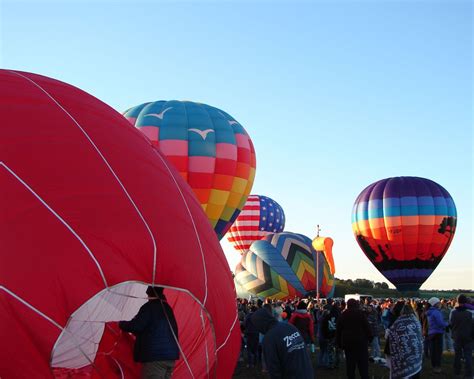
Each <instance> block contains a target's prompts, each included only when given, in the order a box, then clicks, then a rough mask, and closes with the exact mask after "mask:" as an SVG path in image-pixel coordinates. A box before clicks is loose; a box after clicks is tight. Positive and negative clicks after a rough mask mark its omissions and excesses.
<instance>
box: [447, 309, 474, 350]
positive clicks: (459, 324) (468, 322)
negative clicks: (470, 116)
mask: <svg viewBox="0 0 474 379" xmlns="http://www.w3.org/2000/svg"><path fill="white" fill-rule="evenodd" d="M473 322H474V320H473V316H472V313H471V312H469V310H468V309H467V308H466V307H465V306H459V307H456V308H454V310H453V311H452V313H451V317H450V325H451V333H452V336H453V340H454V343H468V342H469V341H472V334H473V325H472V323H473Z"/></svg>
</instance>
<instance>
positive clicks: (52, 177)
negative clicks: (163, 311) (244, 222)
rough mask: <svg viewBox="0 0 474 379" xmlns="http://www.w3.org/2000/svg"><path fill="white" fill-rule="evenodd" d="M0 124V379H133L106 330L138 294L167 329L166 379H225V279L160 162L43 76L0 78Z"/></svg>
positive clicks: (191, 208)
mask: <svg viewBox="0 0 474 379" xmlns="http://www.w3.org/2000/svg"><path fill="white" fill-rule="evenodd" d="M0 116H1V120H2V122H1V126H0V193H1V195H0V199H1V201H0V207H1V209H0V351H1V355H2V358H1V359H0V377H1V378H48V377H53V375H54V376H57V377H61V376H68V375H76V374H78V373H81V374H82V375H86V376H87V375H89V376H91V375H92V376H94V375H96V376H97V375H99V376H102V377H106V378H113V377H120V376H121V375H122V374H123V375H125V377H126V378H128V377H135V376H136V375H137V373H138V371H137V370H138V367H137V365H135V364H134V363H133V362H132V355H131V346H132V343H133V338H132V337H131V336H129V335H121V334H120V333H119V332H118V329H117V328H116V323H115V322H116V321H118V320H121V319H129V318H131V317H132V316H133V315H134V314H135V313H136V312H137V311H138V308H139V306H140V305H141V304H143V303H144V302H145V301H146V300H145V298H144V297H145V288H146V286H147V285H149V284H157V285H162V286H165V287H166V290H165V295H166V296H167V297H168V299H169V302H170V304H171V305H172V306H173V308H174V311H175V314H176V317H177V321H178V327H179V342H180V346H181V349H182V351H181V359H180V361H179V362H178V363H177V366H176V369H175V372H174V377H175V378H178V377H179V378H181V377H195V378H203V377H217V378H229V377H231V376H232V372H233V369H234V367H235V364H236V360H237V357H238V353H239V349H240V330H239V327H238V325H239V324H238V320H237V314H236V307H235V290H234V287H233V283H232V277H231V273H230V270H229V269H228V265H227V262H226V259H225V256H224V254H223V252H222V249H221V247H220V245H219V243H218V240H217V238H216V235H215V233H214V231H213V230H212V228H211V227H210V225H209V223H208V221H207V219H206V216H205V214H204V212H203V211H202V209H201V206H200V204H199V203H198V202H197V200H196V199H195V197H194V195H193V193H192V191H191V189H190V187H189V186H188V185H187V184H186V183H185V182H184V181H183V180H182V178H181V177H180V175H179V174H178V173H177V172H176V171H175V170H174V169H173V168H172V167H170V165H169V164H168V162H167V161H166V159H164V158H163V156H162V155H161V154H160V153H159V152H157V151H156V149H153V148H152V146H151V145H150V142H149V141H148V140H147V139H146V138H145V137H143V136H142V135H141V133H140V132H139V131H138V130H137V129H135V128H133V127H132V126H131V125H130V124H129V123H128V122H127V121H126V120H125V119H124V118H123V117H122V116H121V115H120V114H119V113H117V112H115V111H114V110H113V109H111V108H110V107H109V106H107V105H106V104H104V103H102V102H101V101H99V100H97V99H96V98H94V97H92V96H90V95H88V94H87V93H85V92H83V91H81V90H79V89H77V88H75V87H72V86H70V85H68V84H65V83H62V82H59V81H56V80H53V79H50V78H46V77H43V76H39V75H34V74H30V73H21V72H14V71H7V70H0ZM53 368H54V369H53Z"/></svg>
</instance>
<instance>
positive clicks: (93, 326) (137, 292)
mask: <svg viewBox="0 0 474 379" xmlns="http://www.w3.org/2000/svg"><path fill="white" fill-rule="evenodd" d="M146 289H147V284H144V283H137V282H127V283H121V284H118V285H116V286H114V287H111V288H106V289H104V290H102V291H101V292H99V293H97V294H96V295H95V296H93V297H92V298H90V299H89V300H88V301H86V302H85V303H84V304H83V305H82V306H81V307H80V308H78V309H77V310H76V311H75V312H74V313H73V314H72V315H71V317H70V318H69V321H68V323H67V325H66V328H65V329H64V331H63V332H62V333H61V335H60V336H59V338H58V340H57V341H56V344H55V346H54V348H53V351H52V355H51V367H53V368H66V369H77V368H82V367H85V366H89V365H91V364H92V363H93V362H94V361H95V358H96V355H97V353H98V351H99V344H100V342H101V339H102V336H103V334H104V329H105V326H106V323H108V322H113V321H120V320H130V319H131V318H132V317H133V316H134V315H135V314H136V313H137V312H138V309H139V308H140V307H141V306H142V305H143V304H144V303H145V302H146V301H147V298H146V294H145V292H146Z"/></svg>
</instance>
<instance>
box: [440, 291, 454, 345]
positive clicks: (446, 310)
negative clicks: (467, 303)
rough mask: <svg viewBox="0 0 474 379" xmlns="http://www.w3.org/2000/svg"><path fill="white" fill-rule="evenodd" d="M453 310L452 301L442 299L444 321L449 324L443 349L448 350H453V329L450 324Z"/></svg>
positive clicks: (444, 335) (444, 336) (445, 332)
mask: <svg viewBox="0 0 474 379" xmlns="http://www.w3.org/2000/svg"><path fill="white" fill-rule="evenodd" d="M451 311H452V307H451V303H450V302H449V301H446V299H443V300H441V314H442V315H443V320H444V322H445V323H446V324H448V326H447V327H446V330H445V331H444V334H443V351H448V352H452V351H453V339H452V338H451V329H450V326H449V315H450V313H451Z"/></svg>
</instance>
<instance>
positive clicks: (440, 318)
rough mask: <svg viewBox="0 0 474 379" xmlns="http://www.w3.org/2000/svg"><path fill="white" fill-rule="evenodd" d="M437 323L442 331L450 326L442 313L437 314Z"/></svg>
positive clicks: (435, 316)
mask: <svg viewBox="0 0 474 379" xmlns="http://www.w3.org/2000/svg"><path fill="white" fill-rule="evenodd" d="M434 318H435V320H436V321H435V322H436V324H438V325H439V326H440V327H441V328H442V329H444V328H446V327H447V326H448V323H447V322H446V321H444V318H443V315H442V314H441V312H435V314H434Z"/></svg>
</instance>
